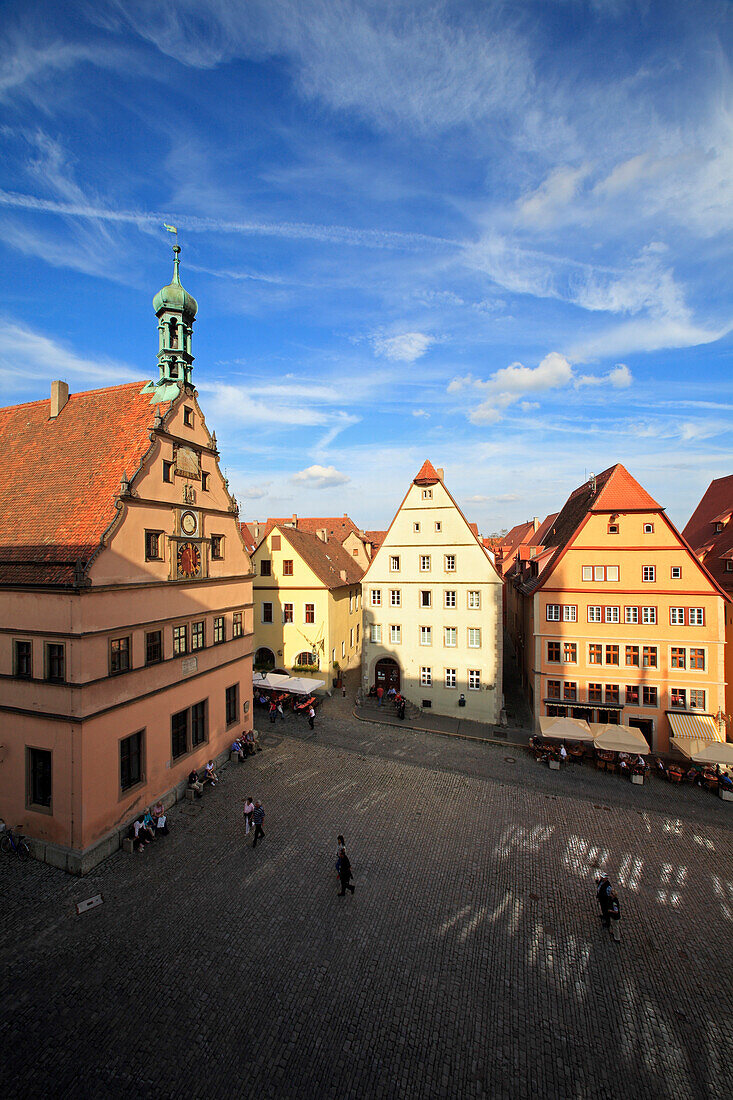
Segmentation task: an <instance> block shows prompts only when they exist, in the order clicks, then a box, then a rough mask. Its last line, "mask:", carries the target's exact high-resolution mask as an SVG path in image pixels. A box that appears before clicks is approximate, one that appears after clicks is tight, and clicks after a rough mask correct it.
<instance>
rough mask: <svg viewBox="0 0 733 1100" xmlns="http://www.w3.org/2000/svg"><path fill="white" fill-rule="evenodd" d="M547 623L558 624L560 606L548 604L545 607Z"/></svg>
mask: <svg viewBox="0 0 733 1100" xmlns="http://www.w3.org/2000/svg"><path fill="white" fill-rule="evenodd" d="M547 621H548V623H559V622H560V604H559V603H548V605H547Z"/></svg>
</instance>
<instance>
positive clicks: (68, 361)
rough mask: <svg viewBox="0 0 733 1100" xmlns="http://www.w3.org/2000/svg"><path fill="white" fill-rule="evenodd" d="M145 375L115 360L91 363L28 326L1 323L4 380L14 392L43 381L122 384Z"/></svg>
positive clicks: (0, 369)
mask: <svg viewBox="0 0 733 1100" xmlns="http://www.w3.org/2000/svg"><path fill="white" fill-rule="evenodd" d="M141 374H142V371H140V370H134V369H133V368H132V367H130V366H129V365H128V364H126V363H120V362H117V361H115V360H114V359H106V358H99V359H87V358H84V357H83V356H81V355H77V353H76V352H75V351H72V350H71V349H70V348H68V347H66V346H65V345H64V344H61V343H60V342H59V341H58V340H52V339H51V338H50V337H49V336H44V334H43V333H41V332H36V331H34V330H33V329H31V328H28V327H27V326H26V325H21V324H16V323H14V322H13V321H10V320H7V319H5V320H3V319H0V377H1V378H2V380H3V382H4V384H5V385H7V386H8V387H11V388H13V389H15V388H17V387H19V386H21V385H25V384H27V383H28V382H29V381H31V380H32V381H34V382H37V381H38V380H40V379H54V378H61V379H64V380H66V379H69V378H72V379H73V378H78V379H81V380H82V382H83V383H85V384H86V385H88V384H89V383H95V384H100V383H105V382H106V383H109V384H113V383H118V384H119V383H120V382H131V381H134V380H135V378H140V375H141Z"/></svg>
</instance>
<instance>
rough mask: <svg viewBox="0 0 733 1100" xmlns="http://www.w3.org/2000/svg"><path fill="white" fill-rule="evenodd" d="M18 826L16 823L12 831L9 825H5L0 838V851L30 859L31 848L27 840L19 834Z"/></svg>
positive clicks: (7, 854)
mask: <svg viewBox="0 0 733 1100" xmlns="http://www.w3.org/2000/svg"><path fill="white" fill-rule="evenodd" d="M19 828H20V826H19V825H16V826H15V832H13V830H12V829H11V828H10V826H9V825H7V826H6V827H5V829H4V831H3V835H2V838H0V852H3V853H4V854H5V855H6V856H10V855H13V853H15V855H16V856H17V857H18V859H22V860H26V859H30V855H31V850H30V847H29V845H28V841H27V840H26V839H25V837H23V836H21V835H20V833H19V832H18V830H19Z"/></svg>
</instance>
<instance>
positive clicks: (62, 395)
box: [51, 380, 69, 420]
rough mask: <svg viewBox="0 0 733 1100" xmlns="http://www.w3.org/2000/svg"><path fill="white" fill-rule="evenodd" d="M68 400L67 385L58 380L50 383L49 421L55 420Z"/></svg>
mask: <svg viewBox="0 0 733 1100" xmlns="http://www.w3.org/2000/svg"><path fill="white" fill-rule="evenodd" d="M68 400H69V383H68V382H61V381H59V380H57V381H55V382H52V383H51V420H55V419H56V417H57V416H58V415H59V413H60V412H61V410H62V409H63V407H64V405H65V404H66V402H67V401H68Z"/></svg>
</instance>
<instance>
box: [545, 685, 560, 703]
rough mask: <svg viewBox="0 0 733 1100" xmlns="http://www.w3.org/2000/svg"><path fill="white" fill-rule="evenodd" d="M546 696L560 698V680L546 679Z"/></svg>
mask: <svg viewBox="0 0 733 1100" xmlns="http://www.w3.org/2000/svg"><path fill="white" fill-rule="evenodd" d="M547 698H548V699H559V698H560V681H559V680H548V681H547Z"/></svg>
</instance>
